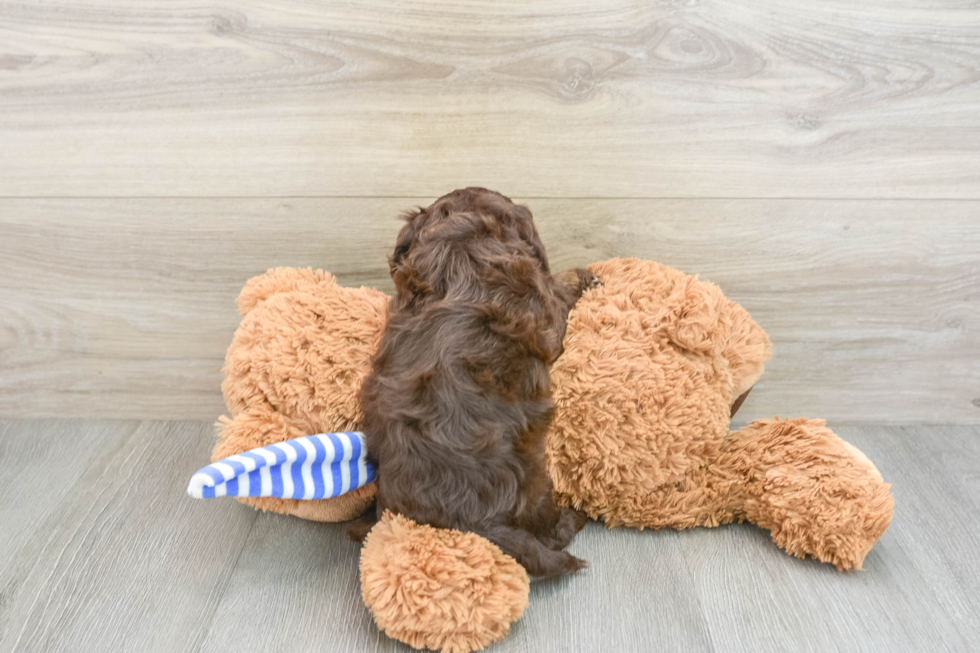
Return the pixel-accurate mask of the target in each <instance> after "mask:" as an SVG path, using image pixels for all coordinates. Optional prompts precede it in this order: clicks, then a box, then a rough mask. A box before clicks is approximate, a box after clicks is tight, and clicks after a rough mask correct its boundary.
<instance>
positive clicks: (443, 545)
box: [361, 513, 530, 653]
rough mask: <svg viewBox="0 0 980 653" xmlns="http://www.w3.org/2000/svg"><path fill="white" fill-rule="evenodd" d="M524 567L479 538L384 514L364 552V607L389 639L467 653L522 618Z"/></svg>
mask: <svg viewBox="0 0 980 653" xmlns="http://www.w3.org/2000/svg"><path fill="white" fill-rule="evenodd" d="M529 587H530V584H529V582H528V577H527V573H525V571H524V568H523V567H521V566H520V565H519V564H517V563H516V562H515V561H514V559H513V558H511V557H510V556H507V555H504V554H503V553H502V552H501V551H500V549H499V548H497V546H495V545H494V544H491V543H490V542H488V541H487V540H485V539H484V538H482V537H479V536H477V535H475V534H473V533H463V532H460V531H456V530H446V529H441V528H432V527H431V526H427V525H419V524H416V523H415V522H413V521H411V520H409V519H407V518H406V517H404V516H402V515H393V514H391V513H385V514H384V515H383V516H382V518H381V521H380V522H379V523H378V524H377V525H375V527H374V528H373V529H372V530H371V533H370V534H369V535H368V536H367V539H366V540H365V543H364V549H363V550H362V552H361V591H362V593H363V595H364V603H365V604H366V605H367V606H368V607H369V608H370V609H371V613H372V614H373V615H374V620H375V622H376V623H377V624H378V627H379V628H381V629H382V630H383V631H384V632H386V633H388V635H389V636H390V637H393V638H395V639H397V640H399V641H401V642H405V643H406V644H409V645H410V646H413V647H415V648H420V649H422V648H424V649H436V650H440V651H443V652H445V653H468V652H469V651H474V650H478V649H481V648H483V647H484V646H486V645H487V644H489V643H491V642H495V641H498V640H500V639H503V638H504V636H505V635H507V633H508V632H509V631H510V624H511V623H512V622H514V621H517V620H518V619H520V618H521V615H522V614H523V613H524V608H526V607H527V603H528V591H529Z"/></svg>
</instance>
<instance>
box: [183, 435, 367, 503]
mask: <svg viewBox="0 0 980 653" xmlns="http://www.w3.org/2000/svg"><path fill="white" fill-rule="evenodd" d="M375 478H377V473H376V472H375V469H374V467H373V466H372V465H371V464H370V463H368V462H367V457H366V448H365V446H364V434H363V433H320V434H317V435H308V436H306V437H302V438H295V439H292V440H285V441H283V442H277V443H276V444H270V445H269V446H267V447H260V448H258V449H251V450H249V451H244V452H242V453H239V454H235V455H234V456H229V457H228V458H223V459H222V460H219V461H218V462H216V463H211V464H210V465H208V466H207V467H204V468H202V469H200V470H198V471H197V473H195V474H194V476H192V477H191V483H190V485H188V486H187V494H189V495H191V496H192V497H194V498H195V499H211V498H214V497H277V498H280V499H305V500H309V499H331V498H333V497H337V496H340V495H341V494H344V493H346V492H350V491H351V490H355V489H357V488H359V487H362V486H364V485H367V484H368V483H370V482H371V481H373V480H374V479H375Z"/></svg>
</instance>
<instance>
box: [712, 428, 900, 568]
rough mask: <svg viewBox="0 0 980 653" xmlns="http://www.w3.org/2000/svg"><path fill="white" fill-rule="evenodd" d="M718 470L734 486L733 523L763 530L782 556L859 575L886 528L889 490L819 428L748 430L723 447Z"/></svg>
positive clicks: (855, 454) (860, 457) (862, 460)
mask: <svg viewBox="0 0 980 653" xmlns="http://www.w3.org/2000/svg"><path fill="white" fill-rule="evenodd" d="M719 467H720V468H722V469H726V470H729V471H730V472H732V473H733V474H734V477H735V478H737V479H738V481H737V483H736V485H735V486H733V490H732V492H731V495H730V500H731V508H732V511H733V513H734V514H735V515H736V516H737V518H738V519H739V520H743V519H744V520H748V521H750V522H752V523H754V524H757V525H758V526H761V527H762V528H766V529H768V530H769V531H770V533H771V534H772V539H773V541H774V542H775V543H776V544H777V545H778V546H780V547H782V548H783V549H785V550H786V552H787V553H790V554H792V555H795V556H797V557H801V558H805V557H807V556H810V557H813V558H816V559H818V560H820V561H822V562H829V563H831V564H833V565H835V566H836V567H837V569H838V570H840V571H843V570H845V569H852V568H856V569H860V568H861V564H862V562H863V561H864V557H865V555H867V553H868V551H869V550H871V547H872V546H874V544H875V542H877V541H878V538H880V537H881V535H882V533H884V532H885V529H886V528H888V524H889V523H890V522H891V517H892V508H893V501H892V496H891V493H890V492H889V487H890V486H889V485H888V484H887V483H885V482H884V480H882V478H881V474H880V473H879V472H878V470H877V469H876V468H875V466H874V465H873V464H872V463H871V461H870V460H868V458H867V457H866V456H864V454H862V453H861V452H860V451H858V449H857V448H855V447H854V446H852V445H850V444H848V443H847V442H845V441H843V440H841V439H840V438H839V437H838V436H837V435H836V434H835V433H834V432H833V431H831V430H830V429H828V428H827V427H826V422H825V421H824V420H808V419H789V420H781V419H778V418H777V419H766V420H757V421H754V422H751V423H750V424H748V425H747V426H745V427H744V428H742V429H741V430H739V431H733V432H731V433H730V434H729V436H728V437H727V438H726V439H725V441H724V442H723V444H722V448H721V452H720V457H719Z"/></svg>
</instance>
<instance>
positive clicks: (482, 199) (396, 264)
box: [388, 188, 550, 295]
mask: <svg viewBox="0 0 980 653" xmlns="http://www.w3.org/2000/svg"><path fill="white" fill-rule="evenodd" d="M402 218H403V219H404V220H405V226H404V227H402V229H401V231H400V232H399V234H398V239H397V241H396V243H395V251H394V253H393V254H392V255H391V256H390V257H389V259H388V264H389V267H390V270H391V277H392V279H393V280H394V282H395V287H396V288H397V289H398V293H399V295H408V294H432V293H437V294H445V292H446V290H447V288H448V287H449V286H453V285H463V286H465V285H469V284H472V283H473V282H474V281H475V278H474V277H475V275H476V274H478V269H477V268H478V266H476V267H475V266H474V265H473V261H474V260H475V259H481V258H488V257H494V256H507V255H510V256H515V257H519V258H531V259H533V260H534V261H536V262H537V266H538V267H539V268H540V270H542V271H543V272H545V273H547V274H550V269H549V267H548V258H547V256H546V254H545V251H544V246H543V245H542V243H541V238H540V237H539V236H538V232H537V229H535V227H534V219H533V217H532V216H531V212H530V211H529V210H528V208H527V207H526V206H521V205H519V204H514V203H513V202H512V201H511V200H510V198H508V197H505V196H504V195H501V194H500V193H497V192H495V191H491V190H487V189H485V188H464V189H460V190H455V191H453V192H451V193H449V194H448V195H443V196H442V197H440V198H439V199H437V200H436V201H435V202H433V203H432V205H430V206H429V207H427V208H424V209H423V208H419V209H416V210H413V211H409V212H407V213H405V214H403V215H402Z"/></svg>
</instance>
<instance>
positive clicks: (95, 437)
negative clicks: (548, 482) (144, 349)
mask: <svg viewBox="0 0 980 653" xmlns="http://www.w3.org/2000/svg"><path fill="white" fill-rule="evenodd" d="M837 430H838V433H839V434H840V435H841V436H842V437H844V438H845V439H847V440H849V441H851V442H853V443H854V444H855V445H857V446H858V447H859V448H861V449H862V450H863V451H864V452H865V453H867V454H868V455H869V456H870V457H871V458H872V460H874V461H875V462H876V463H877V465H878V467H879V468H880V470H881V471H882V473H883V475H884V476H885V478H886V479H887V480H889V481H890V482H892V483H893V484H894V486H893V492H894V495H895V501H896V511H895V519H894V521H893V523H892V526H891V528H890V529H889V530H888V532H887V533H886V534H885V535H884V537H883V538H882V540H881V541H880V542H879V544H878V546H877V547H876V548H875V549H874V550H872V552H871V553H870V554H869V556H868V558H867V560H866V563H865V569H864V570H863V571H861V572H856V573H850V574H839V573H837V572H836V571H834V570H833V569H832V568H831V567H829V566H827V565H822V564H819V563H816V562H812V561H802V560H797V559H795V558H790V557H789V556H787V555H785V554H784V553H782V552H781V551H780V550H779V549H777V548H776V547H775V546H774V545H773V544H772V543H771V541H770V540H769V537H768V534H767V533H766V532H764V531H762V530H760V529H758V528H755V527H753V526H749V525H744V526H729V527H724V528H719V529H701V530H694V531H688V532H683V533H677V532H671V531H646V532H639V531H634V530H625V529H619V530H615V531H607V530H605V529H604V528H602V527H601V526H599V525H598V524H589V525H588V526H587V527H586V529H585V530H584V531H583V532H582V534H581V535H580V536H579V537H578V538H577V539H576V541H575V542H574V543H573V544H572V550H573V551H574V552H575V553H576V554H577V555H580V556H582V557H584V558H586V559H587V560H589V562H590V565H591V566H590V568H589V569H588V570H587V571H585V572H584V573H582V574H581V575H579V576H576V577H573V578H569V579H566V580H563V581H560V582H557V583H552V584H538V585H535V586H534V587H533V588H532V596H531V605H530V607H529V609H528V610H527V612H526V613H525V616H524V618H523V619H522V620H521V621H520V622H519V623H518V624H517V625H516V626H515V627H514V629H513V631H512V633H511V635H510V636H509V637H508V638H507V639H506V640H505V641H504V642H503V643H501V644H498V645H495V646H494V647H493V648H492V649H491V650H492V651H494V652H503V651H528V650H530V651H536V652H545V651H597V650H605V651H653V650H663V651H681V650H684V651H750V650H751V651H756V650H761V651H770V650H772V651H776V650H778V651H833V650H839V651H888V652H894V651H946V650H949V651H967V650H977V649H978V647H980V617H978V614H980V592H978V591H977V590H978V584H980V557H978V556H977V555H976V552H977V551H978V550H980V537H978V533H980V529H978V526H977V524H978V522H980V492H978V490H980V427H968V426H960V427H927V426H918V427H904V428H903V427H840V428H838V429H837ZM211 434H212V428H211V425H210V424H208V423H205V422H146V421H81V420H26V421H0V651H2V652H7V651H44V652H46V653H54V652H59V651H124V650H125V651H207V652H218V651H230V650H247V651H318V652H328V651H389V650H398V651H408V650H410V649H408V648H407V647H405V646H402V645H398V644H396V643H394V642H392V641H391V640H389V639H387V638H386V637H385V636H383V635H381V634H380V633H379V632H378V630H377V629H376V628H375V626H374V624H373V622H372V621H371V618H370V615H369V614H368V612H367V610H366V609H365V608H364V607H363V605H362V604H361V600H360V592H359V586H358V579H357V557H358V550H357V547H356V546H355V545H354V544H352V543H350V542H348V541H347V540H346V538H345V536H344V530H345V528H344V526H343V525H337V524H315V523H310V522H304V521H301V520H298V519H294V518H290V517H283V516H279V515H271V514H259V513H256V512H254V511H252V510H251V509H250V508H247V507H245V506H242V505H239V504H238V503H236V502H234V501H232V500H221V499H218V500H213V501H195V500H192V499H190V498H188V497H187V496H186V494H185V492H184V490H185V487H186V484H187V481H188V479H189V478H190V475H191V474H192V473H193V472H194V471H195V470H196V469H197V468H198V467H200V466H202V465H203V464H205V463H206V462H207V460H208V453H209V450H210V448H211V444H212V435H211Z"/></svg>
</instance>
